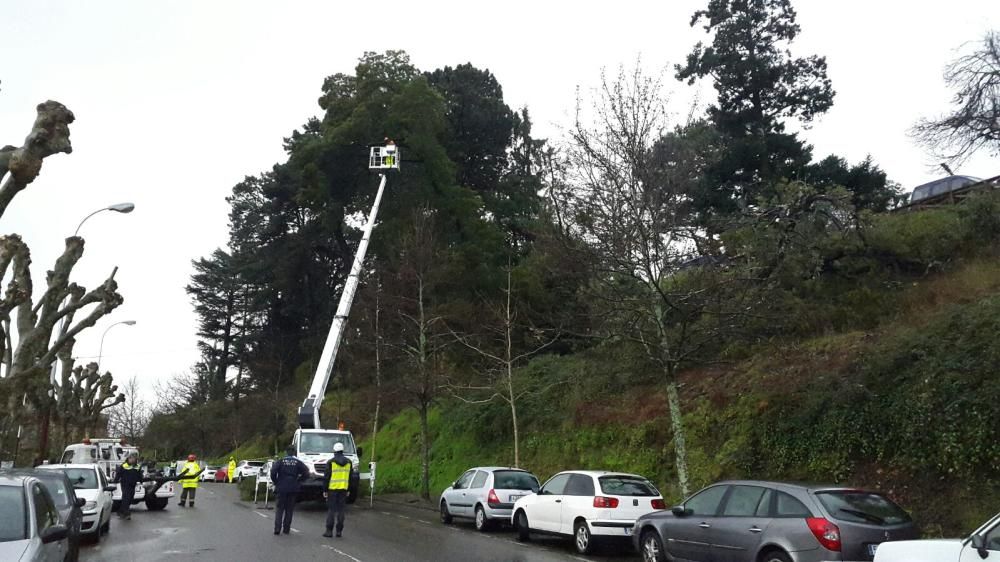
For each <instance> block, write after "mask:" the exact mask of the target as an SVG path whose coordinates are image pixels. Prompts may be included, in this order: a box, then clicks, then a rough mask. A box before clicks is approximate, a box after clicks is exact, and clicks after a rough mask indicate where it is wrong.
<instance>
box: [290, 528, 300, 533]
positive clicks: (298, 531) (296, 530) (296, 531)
mask: <svg viewBox="0 0 1000 562" xmlns="http://www.w3.org/2000/svg"><path fill="white" fill-rule="evenodd" d="M292 532H293V533H301V532H302V531H300V530H298V529H296V528H294V527H293V528H292Z"/></svg>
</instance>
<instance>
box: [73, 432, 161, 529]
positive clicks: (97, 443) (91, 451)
mask: <svg viewBox="0 0 1000 562" xmlns="http://www.w3.org/2000/svg"><path fill="white" fill-rule="evenodd" d="M130 453H135V454H136V455H138V454H139V449H138V448H137V447H135V446H134V445H129V444H127V443H126V442H125V440H124V439H84V440H83V441H82V442H80V443H73V444H71V445H67V446H66V449H65V450H63V454H62V458H61V459H60V460H59V462H60V463H61V464H74V463H75V464H96V465H97V466H98V467H99V468H100V469H101V472H103V473H104V476H105V478H107V479H108V481H109V482H111V481H113V480H114V479H115V475H116V472H117V471H118V467H119V466H120V465H121V464H122V463H123V462H125V459H126V458H128V455H129V454H130ZM142 471H143V476H146V477H148V476H152V475H150V474H148V473H147V470H146V467H142ZM149 492H151V493H149ZM147 496H148V497H147ZM172 497H174V482H163V483H160V484H157V483H154V482H140V483H139V484H136V487H135V496H134V497H133V499H132V503H133V504H136V503H139V502H142V501H144V502H146V508H147V509H149V510H150V511H157V510H161V509H163V508H165V507H167V504H168V503H169V502H170V498H172ZM121 499H122V490H121V484H117V485H116V486H115V491H114V494H113V495H112V500H113V502H114V503H113V506H114V509H115V510H117V509H118V505H119V504H120V503H121Z"/></svg>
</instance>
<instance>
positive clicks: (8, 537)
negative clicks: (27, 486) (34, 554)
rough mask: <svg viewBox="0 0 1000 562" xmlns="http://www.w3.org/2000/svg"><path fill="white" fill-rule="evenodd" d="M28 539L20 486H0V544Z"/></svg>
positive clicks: (22, 493)
mask: <svg viewBox="0 0 1000 562" xmlns="http://www.w3.org/2000/svg"><path fill="white" fill-rule="evenodd" d="M27 538H28V518H27V517H26V513H25V510H24V489H23V488H21V486H0V542H7V541H23V540H25V539H27Z"/></svg>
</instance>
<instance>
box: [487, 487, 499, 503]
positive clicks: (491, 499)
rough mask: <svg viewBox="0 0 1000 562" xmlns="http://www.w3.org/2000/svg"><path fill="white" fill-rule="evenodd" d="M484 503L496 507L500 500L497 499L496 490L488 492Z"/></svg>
mask: <svg viewBox="0 0 1000 562" xmlns="http://www.w3.org/2000/svg"><path fill="white" fill-rule="evenodd" d="M486 503H488V504H490V505H491V506H493V505H498V504H499V503H500V498H498V497H497V493H496V490H490V495H489V497H488V498H486Z"/></svg>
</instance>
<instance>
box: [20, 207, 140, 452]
mask: <svg viewBox="0 0 1000 562" xmlns="http://www.w3.org/2000/svg"><path fill="white" fill-rule="evenodd" d="M133 210H135V204H134V203H128V202H125V203H115V204H114V205H109V206H107V207H103V208H101V209H98V210H96V211H94V212H93V213H90V214H89V215H87V216H85V217H83V220H82V221H80V224H78V225H77V226H76V230H75V231H73V236H74V237H75V236H79V235H80V228H82V227H83V223H85V222H87V219H89V218H90V217H92V216H94V215H96V214H97V213H100V212H103V211H114V212H116V213H122V214H126V213H131V212H132V211H133ZM68 299H69V297H68V296H67V297H66V300H63V303H62V305H60V306H65V305H66V302H67V300H68ZM133 324H134V322H133ZM66 329H67V326H66V317H63V318H62V319H61V320H60V321H59V331H58V333H57V335H56V340H55V341H59V338H61V337H62V336H63V335H64V334H65V333H66ZM105 333H106V332H105ZM103 341H104V338H103V337H102V338H101V342H102V344H103ZM58 365H59V360H58V359H55V360H53V362H52V370H51V371H49V393H50V396H53V395H54V392H55V382H56V370H57V369H58ZM50 413H51V412H49V407H48V406H46V407H45V409H44V412H42V413H41V427H40V428H39V431H38V456H37V457H36V459H35V460H36V463H41V462H42V460H43V459H44V458H46V457H47V456H48V453H49V417H50ZM20 429H21V428H20V427H18V431H19V432H20Z"/></svg>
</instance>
